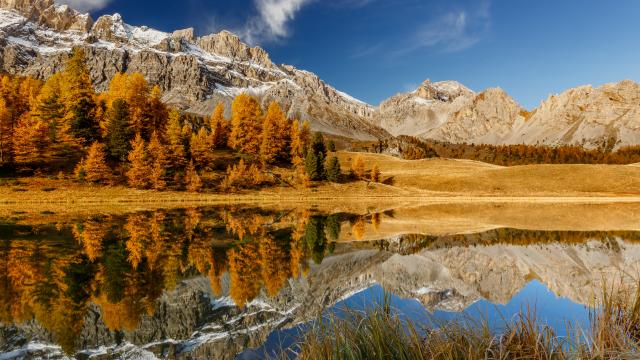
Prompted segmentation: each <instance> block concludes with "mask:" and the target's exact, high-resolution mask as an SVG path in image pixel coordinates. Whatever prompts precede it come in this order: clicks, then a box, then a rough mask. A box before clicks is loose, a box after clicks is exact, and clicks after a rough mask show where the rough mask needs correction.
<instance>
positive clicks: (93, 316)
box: [0, 235, 640, 359]
mask: <svg viewBox="0 0 640 360" xmlns="http://www.w3.org/2000/svg"><path fill="white" fill-rule="evenodd" d="M476 236H480V235H476ZM347 245H348V244H347ZM339 246H340V245H339ZM374 246H375V245H374V244H371V247H374ZM403 246H404V243H403V242H402V241H401V239H395V240H394V239H391V240H390V242H389V251H386V250H383V251H381V250H378V249H360V250H353V251H347V252H345V253H337V254H335V255H331V256H329V257H327V258H325V260H324V261H323V262H322V263H321V264H320V265H311V269H310V271H309V273H308V275H307V276H306V277H301V278H299V279H291V280H290V281H288V282H287V283H286V285H285V287H284V288H283V289H282V290H281V291H280V293H279V294H278V295H277V296H275V297H269V296H267V295H266V293H264V291H263V292H262V293H261V294H260V295H259V297H258V298H256V299H254V300H253V301H251V302H250V303H249V304H247V306H246V307H245V308H244V309H240V308H238V307H236V306H234V305H233V301H231V299H230V297H229V277H228V276H225V277H224V279H223V288H224V289H223V292H224V294H223V296H222V297H215V296H214V295H212V290H211V288H210V283H209V279H208V278H207V277H201V276H198V277H194V278H192V279H188V280H185V281H182V282H180V283H179V284H178V285H177V286H176V288H175V289H174V290H172V291H166V292H165V293H164V294H163V296H162V297H161V298H160V299H159V300H158V301H157V304H156V309H157V311H155V313H153V314H150V315H144V316H143V319H142V321H141V323H140V324H139V326H138V327H137V328H136V329H135V330H128V331H121V332H110V331H109V330H108V328H107V327H106V325H105V324H104V321H103V319H102V317H101V309H100V307H99V306H97V305H92V306H91V308H90V311H88V312H87V315H86V317H85V322H84V323H85V326H84V328H83V329H82V335H81V339H82V340H81V341H79V344H81V345H82V346H83V348H82V349H83V350H81V351H80V352H79V354H78V355H77V358H78V359H84V358H89V357H91V358H93V359H122V358H125V359H128V358H144V359H155V358H168V359H233V358H235V355H236V353H239V352H242V351H245V350H247V349H250V348H256V347H259V346H260V345H261V344H263V343H264V342H265V340H266V339H267V337H268V336H269V334H270V333H271V332H272V331H274V330H279V329H288V328H292V327H294V326H296V325H298V324H301V323H305V322H308V321H310V320H313V319H315V318H316V317H317V315H318V314H319V313H320V312H321V311H322V310H324V309H326V308H327V307H331V306H334V305H335V304H337V303H339V302H340V301H342V300H344V299H347V298H349V297H351V296H352V295H354V294H356V293H358V292H360V291H363V290H365V289H367V288H369V287H371V286H372V285H373V284H380V285H382V286H383V287H384V288H385V289H386V290H387V291H389V292H390V293H392V294H395V295H398V296H400V297H402V298H406V299H417V300H418V301H420V302H421V303H422V305H424V306H425V308H426V309H427V310H429V311H431V312H433V311H436V310H443V311H449V312H459V311H462V310H464V309H466V308H468V307H469V306H470V305H472V304H473V303H475V302H477V301H479V300H483V299H486V300H488V301H489V302H491V303H495V304H505V303H508V302H509V301H510V300H511V299H512V298H513V297H514V296H515V295H516V294H518V293H519V292H520V291H521V290H522V289H523V288H524V287H525V285H526V284H527V283H529V282H530V281H532V280H537V281H539V282H540V283H542V284H544V285H545V286H546V287H547V288H548V289H549V290H551V291H552V292H553V293H554V294H555V295H557V296H560V297H564V298H568V299H570V300H572V301H574V302H576V303H579V304H584V305H590V304H593V301H594V296H595V294H598V293H599V292H600V291H601V289H602V288H603V286H604V285H605V283H606V281H608V280H611V279H614V280H615V281H624V284H625V285H628V286H634V284H635V281H634V280H633V276H624V274H627V272H626V270H627V269H630V268H633V267H634V266H635V264H637V263H638V261H639V260H640V245H638V244H635V243H633V242H627V241H625V240H623V239H620V238H612V239H610V240H609V241H608V242H599V241H589V242H586V243H583V244H573V245H567V244H561V243H556V244H536V245H532V246H518V245H490V246H468V247H467V246H450V247H445V248H440V249H422V250H420V251H417V252H416V253H413V254H410V255H401V254H400V253H398V252H402V250H403V249H402V247H403ZM531 305H532V306H533V305H536V304H531ZM537 305H541V304H537ZM276 341H277V340H276ZM52 342H53V336H52V334H50V333H49V332H48V331H46V330H44V329H43V328H41V326H40V325H37V324H36V323H34V322H26V323H24V324H21V325H17V326H4V325H1V324H0V352H4V353H5V354H12V355H13V356H9V357H8V358H13V357H15V358H47V359H49V358H51V359H58V358H59V359H62V358H64V355H63V354H62V353H61V350H60V348H59V347H57V346H55V345H52ZM248 358H251V357H248Z"/></svg>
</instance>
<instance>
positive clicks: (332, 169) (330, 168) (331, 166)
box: [327, 156, 340, 182]
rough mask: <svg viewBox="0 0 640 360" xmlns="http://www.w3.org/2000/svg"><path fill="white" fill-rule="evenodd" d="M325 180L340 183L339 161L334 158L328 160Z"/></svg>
mask: <svg viewBox="0 0 640 360" xmlns="http://www.w3.org/2000/svg"><path fill="white" fill-rule="evenodd" d="M327 180H329V181H331V182H338V181H340V161H339V160H338V158H337V157H336V156H332V157H331V158H329V162H328V163H327Z"/></svg>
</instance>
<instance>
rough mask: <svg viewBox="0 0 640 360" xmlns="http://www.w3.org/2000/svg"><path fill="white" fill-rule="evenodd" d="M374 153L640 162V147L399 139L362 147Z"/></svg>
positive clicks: (507, 161)
mask: <svg viewBox="0 0 640 360" xmlns="http://www.w3.org/2000/svg"><path fill="white" fill-rule="evenodd" d="M363 150H367V151H372V152H393V151H396V152H398V153H399V155H400V156H402V158H404V159H408V160H419V159H428V158H433V157H442V158H451V159H466V160H476V161H482V162H486V163H490V164H496V165H502V166H514V165H530V164H612V165H613V164H618V165H623V164H634V163H640V146H627V147H622V148H620V149H618V150H615V151H613V150H611V146H607V147H603V148H599V149H585V148H583V147H581V146H556V147H552V146H539V145H523V144H521V145H498V146H496V145H484V144H483V145H476V144H452V143H447V142H440V141H435V140H421V139H418V138H415V137H411V136H399V137H398V138H396V139H393V140H387V141H381V142H379V143H378V144H368V145H366V146H363Z"/></svg>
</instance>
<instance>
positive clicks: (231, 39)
mask: <svg viewBox="0 0 640 360" xmlns="http://www.w3.org/2000/svg"><path fill="white" fill-rule="evenodd" d="M196 44H197V45H198V47H200V48H201V49H202V50H204V51H206V52H208V53H210V54H215V55H220V56H224V57H227V58H230V59H232V60H235V61H248V62H253V63H255V64H260V65H262V66H265V67H269V68H270V67H274V64H273V63H272V62H271V59H270V58H269V54H267V52H266V51H264V50H263V49H262V48H260V47H257V46H256V47H250V46H249V45H247V44H245V43H244V42H242V40H240V38H239V37H238V36H237V35H236V34H234V33H232V32H230V31H227V30H223V31H221V32H219V33H216V34H210V35H206V36H203V37H201V38H199V39H197V41H196Z"/></svg>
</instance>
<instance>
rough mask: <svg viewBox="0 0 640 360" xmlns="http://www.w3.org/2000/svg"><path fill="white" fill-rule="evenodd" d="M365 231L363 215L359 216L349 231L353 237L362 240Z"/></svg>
mask: <svg viewBox="0 0 640 360" xmlns="http://www.w3.org/2000/svg"><path fill="white" fill-rule="evenodd" d="M365 232H366V223H365V221H364V217H363V216H359V217H358V219H357V220H356V222H355V223H354V224H353V226H352V227H351V233H352V234H353V237H355V238H356V240H362V239H364V235H365Z"/></svg>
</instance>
